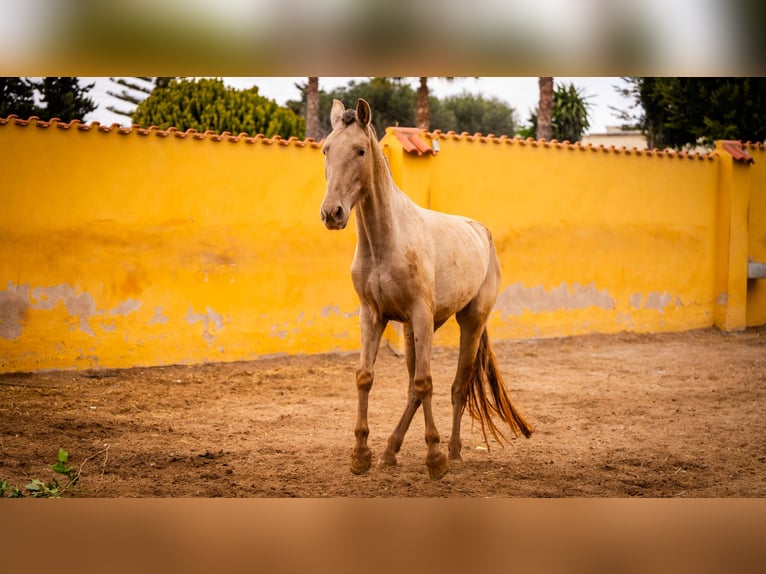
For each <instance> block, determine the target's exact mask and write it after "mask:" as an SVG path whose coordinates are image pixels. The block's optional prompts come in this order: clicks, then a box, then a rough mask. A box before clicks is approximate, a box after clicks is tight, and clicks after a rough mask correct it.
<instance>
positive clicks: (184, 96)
mask: <svg viewBox="0 0 766 574" xmlns="http://www.w3.org/2000/svg"><path fill="white" fill-rule="evenodd" d="M132 120H133V123H136V124H140V125H143V126H152V125H154V126H157V127H159V128H161V129H167V128H169V127H175V128H177V129H179V130H183V131H185V130H187V129H195V130H197V131H200V132H204V131H206V130H211V131H214V132H218V133H221V132H224V131H228V132H231V133H233V134H239V133H242V132H245V133H248V134H251V135H256V134H263V135H265V136H266V137H272V136H275V135H279V136H281V137H283V138H288V137H292V136H295V137H298V138H303V137H304V134H305V131H306V122H305V120H304V119H303V118H302V117H300V116H299V115H297V114H296V113H294V112H293V111H292V110H291V109H288V108H285V107H281V106H279V105H277V103H276V102H275V101H274V100H269V99H268V98H265V97H263V96H261V95H260V94H259V93H258V88H257V87H256V86H254V87H252V88H249V89H246V90H237V89H235V88H231V87H226V86H225V85H224V83H223V81H222V80H220V79H200V80H173V81H171V82H170V83H169V84H168V85H167V86H165V87H158V88H155V89H154V90H153V91H152V93H151V95H150V96H149V97H148V98H146V99H145V100H144V101H143V102H141V103H140V104H139V105H138V107H137V108H136V111H135V113H134V114H133V116H132Z"/></svg>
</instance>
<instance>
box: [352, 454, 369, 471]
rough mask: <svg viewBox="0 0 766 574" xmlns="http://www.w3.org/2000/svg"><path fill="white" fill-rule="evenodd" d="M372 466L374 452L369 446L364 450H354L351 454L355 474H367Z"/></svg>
mask: <svg viewBox="0 0 766 574" xmlns="http://www.w3.org/2000/svg"><path fill="white" fill-rule="evenodd" d="M371 466H372V452H371V451H370V449H369V448H366V449H364V450H363V451H362V452H356V451H355V452H354V453H353V454H352V455H351V472H353V473H354V474H366V473H367V472H368V471H369V470H370V467H371Z"/></svg>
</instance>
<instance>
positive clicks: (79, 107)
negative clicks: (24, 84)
mask: <svg viewBox="0 0 766 574" xmlns="http://www.w3.org/2000/svg"><path fill="white" fill-rule="evenodd" d="M30 83H31V84H32V85H33V86H34V88H35V89H36V90H37V91H39V92H40V95H41V100H42V101H43V102H44V103H45V107H44V108H43V109H42V110H40V117H41V119H43V120H50V119H52V118H58V119H59V120H61V121H62V122H71V121H72V120H82V119H83V118H84V117H85V116H86V115H87V114H89V113H90V112H92V111H93V110H95V109H96V108H97V107H98V106H97V105H96V104H95V103H94V102H93V100H92V99H91V98H89V97H88V96H87V93H88V92H89V91H90V90H91V89H92V88H93V86H95V84H87V85H85V86H81V85H80V81H79V79H78V78H71V77H51V76H47V77H45V78H43V79H42V80H39V81H36V82H35V81H30Z"/></svg>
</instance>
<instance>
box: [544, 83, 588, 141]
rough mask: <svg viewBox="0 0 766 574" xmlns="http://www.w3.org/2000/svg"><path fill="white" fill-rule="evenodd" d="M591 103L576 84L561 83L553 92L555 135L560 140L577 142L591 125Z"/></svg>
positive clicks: (553, 126)
mask: <svg viewBox="0 0 766 574" xmlns="http://www.w3.org/2000/svg"><path fill="white" fill-rule="evenodd" d="M589 106H590V103H589V102H588V101H587V96H585V95H584V94H582V92H580V90H579V89H578V88H576V87H575V85H574V84H571V83H570V84H569V85H568V86H564V85H561V86H559V87H558V88H556V91H555V92H554V93H553V112H552V115H551V117H552V128H553V137H555V138H556V139H557V140H559V141H570V142H576V141H580V140H581V139H582V134H583V132H585V130H587V129H588V128H589V127H590V117H589V116H590V113H589V112H588V107H589Z"/></svg>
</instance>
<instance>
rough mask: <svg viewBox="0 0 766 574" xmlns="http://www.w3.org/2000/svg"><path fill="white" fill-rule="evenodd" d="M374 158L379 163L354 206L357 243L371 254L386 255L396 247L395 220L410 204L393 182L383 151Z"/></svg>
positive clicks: (396, 220)
mask: <svg viewBox="0 0 766 574" xmlns="http://www.w3.org/2000/svg"><path fill="white" fill-rule="evenodd" d="M376 161H378V162H382V164H379V165H377V166H376V169H375V173H374V177H373V178H372V182H371V183H370V185H369V187H368V188H367V189H365V190H364V192H363V194H362V197H361V198H360V201H359V203H358V204H357V209H356V222H357V235H358V245H359V247H360V249H362V250H363V252H365V253H366V252H369V253H370V254H371V255H372V256H376V254H386V253H387V252H389V251H390V250H391V249H393V248H394V247H395V245H396V242H397V239H398V237H397V224H398V222H399V221H398V220H399V218H400V217H401V212H402V211H403V210H406V209H407V208H408V207H410V206H409V204H410V203H411V202H409V200H408V198H407V196H406V195H404V194H403V193H402V192H401V191H400V190H399V189H398V188H397V187H396V185H395V184H394V180H393V178H392V177H391V172H390V171H389V170H388V165H387V164H386V163H385V159H384V157H383V154H382V152H380V155H379V157H377V158H376ZM413 205H414V204H413Z"/></svg>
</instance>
